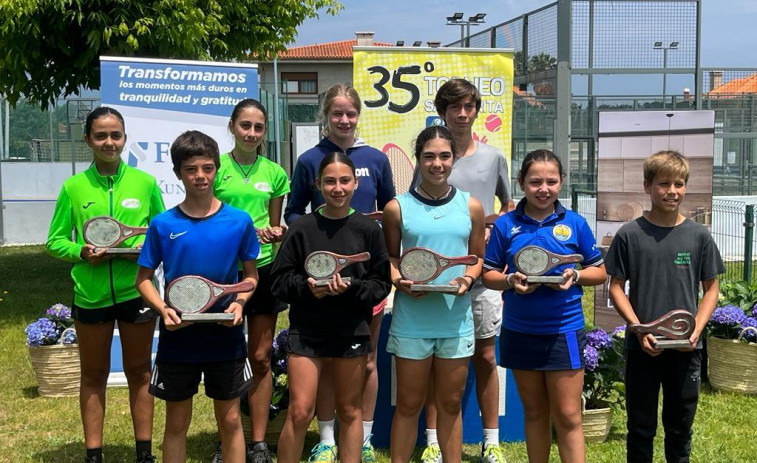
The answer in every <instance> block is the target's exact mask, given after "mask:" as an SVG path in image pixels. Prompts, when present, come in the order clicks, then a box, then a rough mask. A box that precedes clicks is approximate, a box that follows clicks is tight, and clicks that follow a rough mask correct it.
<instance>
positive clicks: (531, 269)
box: [515, 246, 584, 284]
mask: <svg viewBox="0 0 757 463" xmlns="http://www.w3.org/2000/svg"><path fill="white" fill-rule="evenodd" d="M583 259H584V257H583V256H582V255H581V254H566V255H563V254H555V253H552V252H549V251H547V250H546V249H544V248H540V247H539V246H526V247H524V248H522V249H521V250H520V251H518V252H517V253H516V254H515V266H516V267H517V268H518V270H519V271H520V272H521V273H522V274H524V275H526V276H527V277H528V278H527V280H526V281H527V282H528V283H558V284H559V283H562V282H563V277H562V275H553V276H545V275H544V274H545V273H547V272H548V271H550V270H551V269H553V268H555V267H556V266H558V265H562V264H577V263H579V262H581V261H582V260H583Z"/></svg>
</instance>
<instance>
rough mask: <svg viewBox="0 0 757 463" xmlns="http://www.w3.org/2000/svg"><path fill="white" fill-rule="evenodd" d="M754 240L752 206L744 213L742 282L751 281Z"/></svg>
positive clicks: (749, 205)
mask: <svg viewBox="0 0 757 463" xmlns="http://www.w3.org/2000/svg"><path fill="white" fill-rule="evenodd" d="M753 240H754V204H748V205H747V207H746V211H745V212H744V281H746V282H747V283H750V282H751V281H752V241H753Z"/></svg>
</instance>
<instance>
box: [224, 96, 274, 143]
mask: <svg viewBox="0 0 757 463" xmlns="http://www.w3.org/2000/svg"><path fill="white" fill-rule="evenodd" d="M247 108H254V109H257V110H258V111H260V112H261V113H262V114H263V121H264V123H265V133H266V134H268V111H266V109H265V107H264V106H263V104H262V103H260V102H259V101H258V100H256V99H254V98H245V99H244V100H242V101H240V102H239V103H237V105H236V106H234V109H233V110H232V111H231V116H230V119H231V121H230V122H231V125H234V124H236V123H237V118H238V117H239V113H241V112H242V111H244V110H245V109H247ZM266 144H267V142H266V138H265V136H264V137H263V139H262V140H261V141H260V144H259V145H258V147H257V149H256V154H258V155H262V154H263V153H265V150H266Z"/></svg>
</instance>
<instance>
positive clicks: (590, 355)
mask: <svg viewBox="0 0 757 463" xmlns="http://www.w3.org/2000/svg"><path fill="white" fill-rule="evenodd" d="M584 363H585V364H586V369H587V370H589V371H594V369H595V368H597V365H599V352H598V351H597V349H595V348H594V346H592V345H591V344H586V347H585V348H584Z"/></svg>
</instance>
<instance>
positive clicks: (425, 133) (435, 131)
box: [415, 125, 457, 162]
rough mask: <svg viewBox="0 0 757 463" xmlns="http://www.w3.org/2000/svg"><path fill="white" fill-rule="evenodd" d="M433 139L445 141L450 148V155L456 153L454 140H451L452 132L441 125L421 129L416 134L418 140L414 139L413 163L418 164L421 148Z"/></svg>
mask: <svg viewBox="0 0 757 463" xmlns="http://www.w3.org/2000/svg"><path fill="white" fill-rule="evenodd" d="M434 138H443V139H444V140H447V141H448V142H449V145H450V147H451V148H452V154H453V155H454V154H455V152H457V146H456V145H455V139H454V138H452V132H450V131H449V129H448V128H447V127H444V126H443V125H432V126H431V127H426V128H425V129H423V130H422V131H421V133H419V134H418V138H416V139H415V162H420V160H421V153H422V152H423V147H424V146H426V143H428V142H429V141H431V140H433V139H434Z"/></svg>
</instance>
